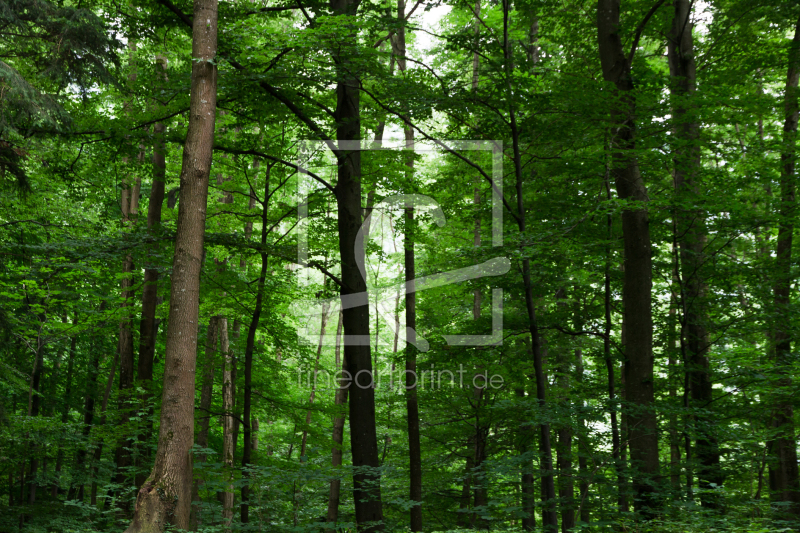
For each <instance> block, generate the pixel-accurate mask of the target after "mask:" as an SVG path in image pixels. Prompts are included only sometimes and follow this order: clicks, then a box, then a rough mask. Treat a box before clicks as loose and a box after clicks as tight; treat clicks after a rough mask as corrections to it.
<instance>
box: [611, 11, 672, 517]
mask: <svg viewBox="0 0 800 533" xmlns="http://www.w3.org/2000/svg"><path fill="white" fill-rule="evenodd" d="M619 11H620V0H598V2H597V40H598V46H599V51H600V63H601V65H602V69H603V78H604V79H605V80H606V81H609V82H613V83H614V86H615V88H616V91H615V93H616V94H615V98H614V100H613V103H612V104H611V113H610V115H611V124H613V126H612V127H611V130H612V131H611V139H612V140H611V152H612V168H611V175H612V176H613V177H614V182H615V184H616V188H617V196H618V197H619V198H620V199H621V200H623V201H633V202H634V203H633V205H631V206H630V207H627V208H626V209H625V210H624V211H623V212H622V240H623V247H624V250H625V270H624V275H623V286H622V299H623V307H624V311H623V313H624V317H625V322H626V325H627V339H626V344H625V357H626V360H627V362H626V364H625V382H626V391H625V393H626V394H625V398H626V401H627V403H628V404H629V405H630V406H631V408H630V411H629V413H628V415H627V416H628V421H629V423H630V424H629V436H630V455H631V463H632V465H633V471H634V477H633V490H634V492H635V494H636V502H635V508H636V510H637V511H641V512H643V513H644V515H645V516H648V517H649V516H652V510H653V509H655V508H657V507H658V506H659V502H658V501H657V499H656V496H655V494H656V492H657V480H658V476H659V458H658V434H657V421H656V414H655V411H654V410H653V408H654V390H653V318H652V308H651V292H652V285H653V283H652V265H651V258H650V255H651V245H650V227H649V220H648V213H647V204H646V202H647V190H646V189H645V186H644V182H643V181H642V175H641V173H640V172H639V165H638V163H637V161H636V157H635V156H634V154H633V150H634V148H635V122H634V117H635V107H636V100H635V96H634V95H633V78H632V76H631V62H630V58H628V57H626V56H625V54H624V52H623V49H622V40H621V38H620V29H621V28H620V20H619ZM651 13H652V12H651ZM645 22H646V21H645ZM640 29H641V28H640Z"/></svg>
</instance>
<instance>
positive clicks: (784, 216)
mask: <svg viewBox="0 0 800 533" xmlns="http://www.w3.org/2000/svg"><path fill="white" fill-rule="evenodd" d="M799 79H800V19H798V21H797V23H796V25H795V32H794V38H793V39H792V43H791V48H790V49H789V67H788V71H787V74H786V89H785V94H784V98H785V101H784V123H783V148H782V153H781V164H782V166H781V200H780V218H779V226H778V243H777V251H776V259H775V267H776V279H775V285H774V288H773V294H774V299H775V304H774V305H775V313H774V316H775V317H777V318H776V320H775V324H774V331H775V333H774V335H775V338H774V342H775V356H774V358H775V364H776V366H777V371H778V374H779V378H778V379H777V383H776V387H775V392H774V393H773V398H772V402H773V413H772V427H773V430H774V431H775V435H776V436H775V438H773V439H772V441H771V442H770V443H769V448H770V453H771V455H772V456H773V458H774V461H775V464H774V466H773V467H772V468H771V469H770V478H771V479H770V482H771V483H770V484H771V485H772V489H773V495H772V498H773V501H775V502H780V503H781V504H783V505H782V506H781V507H782V508H781V507H779V508H778V509H777V510H776V515H777V516H778V517H780V518H783V519H789V520H798V519H799V518H800V480H799V479H798V478H799V477H800V476H799V475H798V465H797V449H796V443H795V424H794V409H793V401H792V400H793V398H792V396H791V393H789V392H788V391H790V390H791V388H792V377H791V370H790V368H791V364H792V363H791V361H792V341H793V340H795V339H794V338H793V335H792V326H791V324H790V323H791V317H792V313H791V311H790V304H791V290H792V287H791V286H792V282H793V275H792V235H793V233H794V223H793V220H794V217H795V216H796V209H797V205H796V200H795V180H796V179H797V176H796V159H797V150H796V142H797V122H798V114H799V113H798V109H799V108H798V80H799Z"/></svg>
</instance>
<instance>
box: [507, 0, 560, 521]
mask: <svg viewBox="0 0 800 533" xmlns="http://www.w3.org/2000/svg"><path fill="white" fill-rule="evenodd" d="M509 16H510V1H509V0H503V59H504V66H505V78H506V80H505V81H506V87H505V89H506V99H507V100H508V114H509V124H510V126H511V142H512V149H513V161H514V175H515V178H516V183H515V184H516V187H515V188H516V194H517V216H516V221H517V227H518V229H519V232H520V234H521V235H524V234H525V231H526V217H525V201H524V198H523V183H522V182H523V175H522V154H521V147H520V132H519V128H518V126H517V113H516V109H515V106H514V97H513V87H512V83H511V78H512V74H513V70H514V66H513V59H512V54H511V39H510V38H509ZM522 281H523V286H524V294H525V308H526V311H527V314H528V328H529V331H530V336H531V354H532V356H533V366H534V374H535V378H536V399H537V402H538V404H539V408H540V409H542V410H544V409H546V407H547V393H546V390H547V389H546V387H547V384H546V382H545V375H544V361H543V357H542V347H541V337H540V335H539V325H538V320H537V317H536V308H535V305H534V296H533V283H532V281H531V264H530V258H528V257H527V256H524V255H523V259H522ZM539 454H540V468H541V471H542V478H541V480H542V487H541V488H542V490H541V493H542V500H543V502H542V504H543V507H542V526H543V530H544V531H545V532H546V533H547V532H555V531H557V530H558V513H557V510H556V489H555V481H554V476H553V454H552V446H551V443H550V424H548V423H546V422H545V423H542V424H540V426H539Z"/></svg>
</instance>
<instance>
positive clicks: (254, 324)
mask: <svg viewBox="0 0 800 533" xmlns="http://www.w3.org/2000/svg"><path fill="white" fill-rule="evenodd" d="M271 170H272V166H268V167H267V175H266V178H265V181H264V203H263V204H262V205H261V250H262V252H261V272H260V274H259V276H258V287H257V289H256V304H255V309H253V316H252V318H251V320H250V327H249V328H248V330H247V343H246V344H245V349H244V412H243V417H244V444H243V446H244V449H243V450H242V476H244V478H245V481H246V482H245V484H243V485H242V510H241V519H242V523H248V522H249V521H250V505H249V504H248V501H249V499H250V485H249V481H248V480H249V478H250V474H249V472H248V470H247V468H248V467H249V466H250V463H251V462H252V460H253V457H252V452H253V450H255V448H256V446H255V443H256V442H257V439H258V426H257V423H255V424H254V421H253V420H252V416H253V415H252V412H251V402H252V394H253V351H254V350H255V341H256V331H257V330H258V322H259V320H260V319H261V306H262V305H263V302H264V285H265V283H266V279H267V268H268V266H269V256H268V255H267V254H266V252H264V251H263V250H264V249H265V247H266V245H267V232H268V231H269V225H268V224H267V220H268V218H267V216H268V214H269V200H270V192H269V182H270V175H271ZM250 192H251V198H250V208H251V209H252V207H253V205H255V193H254V191H250ZM250 231H252V224H251V226H250ZM245 233H246V234H247V237H248V238H249V237H250V235H249V233H248V231H247V228H245ZM253 435H255V436H253Z"/></svg>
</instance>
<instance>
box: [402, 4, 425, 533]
mask: <svg viewBox="0 0 800 533" xmlns="http://www.w3.org/2000/svg"><path fill="white" fill-rule="evenodd" d="M401 1H402V0H401ZM409 133H410V130H408V129H406V146H407V147H408V146H409V143H410V145H411V146H413V142H414V140H413V136H410V135H409ZM411 157H412V159H411V161H410V163H409V164H410V165H413V154H412V156H411ZM405 219H406V220H405V222H406V237H405V260H404V261H405V273H406V332H407V334H408V335H409V338H408V339H407V342H406V415H407V418H408V454H409V456H408V457H409V470H410V483H409V485H410V486H409V490H410V493H409V497H410V500H411V502H412V505H413V506H412V507H411V509H410V512H411V516H410V519H411V520H410V522H411V531H422V449H421V445H420V429H419V403H418V399H417V348H416V345H415V343H416V340H417V339H416V338H415V337H416V328H417V297H416V296H417V295H416V292H414V287H413V284H414V279H415V276H416V268H415V264H414V263H415V258H414V229H413V228H414V209H413V208H411V207H407V208H406V209H405ZM409 285H411V286H409ZM413 502H418V503H416V504H415V503H413Z"/></svg>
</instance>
